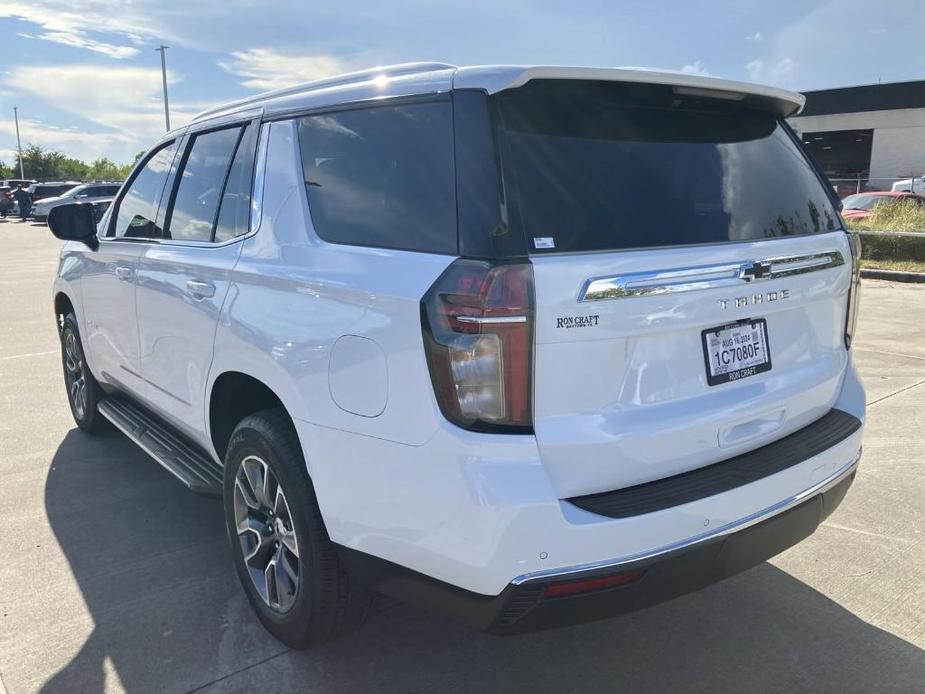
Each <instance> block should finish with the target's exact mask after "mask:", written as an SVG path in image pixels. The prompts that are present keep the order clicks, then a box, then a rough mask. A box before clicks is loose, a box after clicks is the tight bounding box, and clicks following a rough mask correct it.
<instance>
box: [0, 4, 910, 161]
mask: <svg viewBox="0 0 925 694" xmlns="http://www.w3.org/2000/svg"><path fill="white" fill-rule="evenodd" d="M923 36H925V2H923V1H922V0H880V1H879V2H870V0H864V1H861V0H829V1H819V0H777V1H776V2H768V1H767V0H716V1H713V2H694V1H693V0H687V1H681V0H660V1H649V2H635V1H625V0H610V1H598V0H590V1H586V2H579V1H576V0H573V1H572V2H563V1H562V0H558V1H555V0H513V1H511V2H504V1H503V0H497V1H496V2H485V1H483V0H466V1H465V2H458V1H454V2H451V1H449V0H430V1H427V2H425V1H423V0H389V1H387V2H374V1H366V2H351V1H350V0H341V1H340V2H337V3H326V2H306V1H304V0H303V1H301V2H300V1H297V0H295V1H289V2H272V1H271V0H263V1H262V2H261V1H257V0H224V1H222V0H200V1H198V2H197V1H195V0H188V1H185V2H178V1H176V0H134V1H133V2H114V1H111V0H39V1H38V2H36V1H34V0H26V1H25V2H22V3H16V2H14V1H13V0H6V2H4V3H3V5H2V6H0V45H2V46H3V53H2V55H3V60H2V63H0V161H4V162H6V163H10V162H11V161H12V159H13V154H12V153H13V151H14V149H15V135H14V131H13V119H12V108H13V106H14V105H15V106H18V107H19V112H20V127H21V131H22V139H23V145H24V146H25V144H26V143H29V142H35V143H38V144H41V145H43V146H46V147H50V148H54V149H60V150H62V151H64V152H66V153H68V154H71V155H73V156H77V157H80V158H83V159H93V158H95V157H97V156H108V157H110V158H111V159H114V160H116V161H117V162H125V161H130V160H131V159H132V157H133V155H134V153H135V152H137V151H138V150H140V149H143V148H145V147H146V146H147V145H148V144H149V143H150V142H151V141H152V139H153V138H155V137H156V136H157V135H158V133H160V132H162V130H163V110H162V109H163V106H162V102H161V82H160V63H159V57H158V54H157V53H156V52H154V48H155V47H156V46H158V45H159V44H161V43H164V44H167V45H169V46H170V50H169V51H168V52H167V61H168V68H169V83H170V101H171V118H172V124H174V125H179V124H181V123H183V122H184V121H185V120H188V119H189V118H190V116H191V115H192V114H194V113H196V112H197V111H199V110H202V109H203V108H206V107H208V106H211V105H214V104H218V103H221V102H223V101H228V100H231V99H234V98H237V97H240V96H243V95H246V94H251V93H254V92H257V91H263V90H265V89H270V88H275V87H279V86H285V85H287V84H292V83H294V82H299V81H304V80H307V79H313V78H316V77H321V76H325V75H329V74H334V73H337V72H340V71H346V70H352V69H358V68H363V67H370V66H374V65H382V64H388V63H396V62H407V61H413V60H440V61H445V62H450V63H455V64H484V63H518V64H520V63H544V64H571V65H598V66H645V67H655V68H666V69H672V70H684V71H689V72H698V73H702V74H710V75H714V76H718V77H727V78H732V79H741V80H749V81H755V82H763V83H767V84H774V85H777V86H782V87H786V88H790V89H796V90H808V89H820V88H826V87H835V86H846V85H853V84H868V83H872V82H877V81H878V80H881V81H883V82H892V81H901V80H911V79H923V78H925V60H923V59H922V57H921V53H922V37H923Z"/></svg>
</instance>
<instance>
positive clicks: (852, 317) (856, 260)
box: [845, 232, 861, 349]
mask: <svg viewBox="0 0 925 694" xmlns="http://www.w3.org/2000/svg"><path fill="white" fill-rule="evenodd" d="M848 246H849V247H850V248H851V287H850V289H849V290H848V312H847V319H846V321H845V347H847V348H848V349H851V341H852V340H853V339H854V329H855V328H856V327H857V324H858V302H859V301H860V298H861V237H860V236H858V235H857V234H855V233H851V232H848Z"/></svg>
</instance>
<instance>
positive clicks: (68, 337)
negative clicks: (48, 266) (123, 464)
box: [61, 313, 109, 434]
mask: <svg viewBox="0 0 925 694" xmlns="http://www.w3.org/2000/svg"><path fill="white" fill-rule="evenodd" d="M61 365H62V367H63V369H64V385H65V387H66V389H67V402H68V405H70V406H71V415H73V417H74V422H75V423H76V424H77V426H78V427H80V430H81V431H85V432H86V433H88V434H99V433H102V432H104V431H106V430H108V429H109V421H108V420H107V419H106V418H105V417H103V415H101V414H100V413H99V411H98V410H97V409H96V405H97V403H99V401H100V400H101V399H102V398H103V391H102V389H101V388H100V386H99V384H98V383H97V382H96V379H95V378H94V377H93V374H92V373H90V368H89V367H88V366H87V360H86V358H85V357H84V349H83V343H81V341H80V331H79V329H78V328H77V317H76V316H75V315H74V314H73V313H68V314H67V315H66V316H65V317H64V321H63V322H62V325H61Z"/></svg>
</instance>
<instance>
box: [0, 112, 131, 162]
mask: <svg viewBox="0 0 925 694" xmlns="http://www.w3.org/2000/svg"><path fill="white" fill-rule="evenodd" d="M19 131H20V134H21V137H22V146H23V149H25V148H26V147H27V146H28V145H30V144H33V143H35V144H37V145H41V146H42V147H44V148H45V149H51V150H61V151H62V152H64V153H65V154H66V155H67V156H69V157H76V158H78V159H84V160H87V161H91V160H93V159H96V158H97V157H101V156H106V153H107V152H108V151H109V150H110V149H111V148H113V147H115V148H117V149H120V148H122V147H124V146H125V144H126V142H125V140H124V138H123V137H121V136H119V135H116V134H111V133H91V132H88V131H86V130H78V129H68V128H56V127H54V126H52V125H48V124H46V123H42V122H41V121H36V120H23V119H20V121H19ZM0 135H2V136H3V139H4V140H5V141H6V142H12V143H13V144H14V145H15V143H16V126H15V125H14V124H13V123H12V122H11V121H7V120H2V121H0ZM15 159H16V150H15V149H12V148H9V149H3V150H0V161H2V162H4V163H5V164H6V165H8V166H9V165H11V164H12V163H13V162H14V161H15Z"/></svg>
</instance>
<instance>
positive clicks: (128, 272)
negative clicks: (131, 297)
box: [116, 265, 135, 282]
mask: <svg viewBox="0 0 925 694" xmlns="http://www.w3.org/2000/svg"><path fill="white" fill-rule="evenodd" d="M134 275H135V269H134V268H131V267H128V266H126V265H117V266H116V277H118V278H119V279H120V280H122V281H123V282H128V281H129V280H130V279H132V277H133V276H134Z"/></svg>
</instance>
